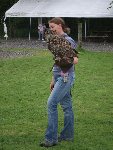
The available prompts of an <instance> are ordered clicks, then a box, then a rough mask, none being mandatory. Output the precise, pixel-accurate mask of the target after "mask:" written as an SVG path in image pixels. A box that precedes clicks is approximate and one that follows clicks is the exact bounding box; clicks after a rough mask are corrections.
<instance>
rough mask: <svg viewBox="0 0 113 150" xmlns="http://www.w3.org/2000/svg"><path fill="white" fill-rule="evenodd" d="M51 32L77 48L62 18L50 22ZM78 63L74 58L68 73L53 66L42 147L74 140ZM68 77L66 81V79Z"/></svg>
mask: <svg viewBox="0 0 113 150" xmlns="http://www.w3.org/2000/svg"><path fill="white" fill-rule="evenodd" d="M49 27H50V30H52V31H53V32H55V33H56V34H57V35H59V36H64V37H65V38H66V39H67V40H68V41H69V42H70V43H71V46H72V48H76V43H75V41H74V40H73V39H72V38H71V37H69V36H68V35H67V33H66V32H68V31H69V30H67V29H69V28H66V26H65V22H64V20H63V19H62V18H53V19H51V20H50V21H49ZM77 63H78V58H77V57H74V61H73V66H72V67H71V68H70V69H69V70H68V72H66V74H63V73H62V70H61V68H60V67H59V66H57V65H56V64H55V65H54V66H53V70H52V71H53V77H52V81H51V83H50V90H51V94H50V96H49V98H48V103H47V106H48V127H47V130H46V133H45V140H44V141H43V142H42V143H40V146H42V147H51V146H55V145H57V143H58V142H61V141H62V140H64V141H65V140H66V141H72V140H73V139H74V114H73V110H72V97H71V93H70V91H71V87H72V85H73V83H74V78H75V74H74V72H75V71H74V64H77ZM65 75H66V76H65ZM65 77H66V81H64V78H65ZM59 103H60V105H61V107H62V109H63V111H64V128H63V130H62V131H61V133H60V135H59V136H58V111H57V105H58V104H59Z"/></svg>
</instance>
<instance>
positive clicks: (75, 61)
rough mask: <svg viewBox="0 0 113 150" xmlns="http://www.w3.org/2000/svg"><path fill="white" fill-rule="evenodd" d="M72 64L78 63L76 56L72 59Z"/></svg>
mask: <svg viewBox="0 0 113 150" xmlns="http://www.w3.org/2000/svg"><path fill="white" fill-rule="evenodd" d="M73 64H75V65H76V64H78V57H74V61H73Z"/></svg>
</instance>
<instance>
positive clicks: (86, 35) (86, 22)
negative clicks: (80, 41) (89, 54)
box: [85, 20, 87, 40]
mask: <svg viewBox="0 0 113 150" xmlns="http://www.w3.org/2000/svg"><path fill="white" fill-rule="evenodd" d="M86 37H87V22H86V20H85V40H86Z"/></svg>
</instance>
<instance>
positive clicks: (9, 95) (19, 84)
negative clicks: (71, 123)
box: [0, 51, 113, 150]
mask: <svg viewBox="0 0 113 150" xmlns="http://www.w3.org/2000/svg"><path fill="white" fill-rule="evenodd" d="M52 64H53V60H52V56H51V54H50V53H49V52H48V51H40V52H39V53H37V54H36V55H35V56H31V57H24V58H15V59H14V58H13V59H1V60H0V115H1V116H0V150H41V149H44V148H40V147H39V142H40V141H41V140H43V137H44V133H45V129H46V126H47V108H46V103H47V98H48V96H49V93H50V91H49V83H50V80H51V76H52V72H50V69H51V67H52ZM72 94H73V109H74V114H75V140H74V142H70V143H69V142H62V143H60V144H59V145H58V146H56V147H54V148H50V149H55V150H65V149H66V150H112V149H113V53H107V52H106V53H105V52H101V53H100V52H81V53H80V55H79V63H78V65H76V82H75V85H74V88H73V89H72ZM58 109H59V132H60V130H61V129H62V127H63V113H62V110H61V107H60V106H59V107H58Z"/></svg>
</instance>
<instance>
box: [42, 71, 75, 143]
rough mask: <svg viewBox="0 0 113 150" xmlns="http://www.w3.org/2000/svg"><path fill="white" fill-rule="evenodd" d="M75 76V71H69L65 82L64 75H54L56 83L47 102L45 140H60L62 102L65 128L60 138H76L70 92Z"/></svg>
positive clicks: (53, 141)
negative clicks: (59, 116) (58, 107)
mask: <svg viewBox="0 0 113 150" xmlns="http://www.w3.org/2000/svg"><path fill="white" fill-rule="evenodd" d="M74 78H75V75H74V72H70V73H69V75H68V81H67V82H64V77H63V76H61V75H57V74H55V75H54V80H55V85H54V89H53V90H52V92H51V94H50V96H49V98H48V103H47V106H48V127H47V130H46V133H45V140H47V141H48V142H50V143H56V142H57V141H58V135H57V134H58V111H57V105H58V103H60V105H61V106H62V109H63V111H64V128H63V130H62V131H61V133H60V138H61V139H64V140H65V139H67V140H70V139H73V138H74V114H73V110H72V100H71V93H70V91H71V87H72V85H73V83H74Z"/></svg>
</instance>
